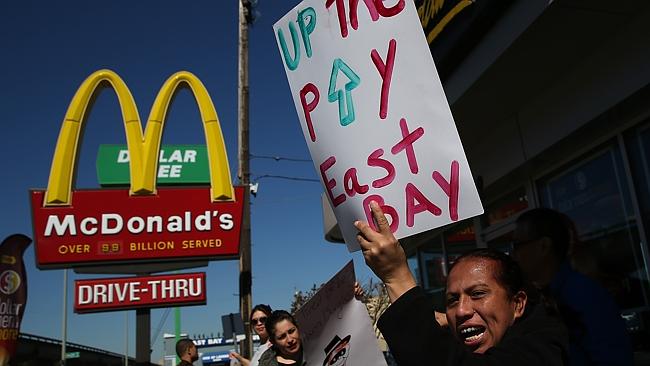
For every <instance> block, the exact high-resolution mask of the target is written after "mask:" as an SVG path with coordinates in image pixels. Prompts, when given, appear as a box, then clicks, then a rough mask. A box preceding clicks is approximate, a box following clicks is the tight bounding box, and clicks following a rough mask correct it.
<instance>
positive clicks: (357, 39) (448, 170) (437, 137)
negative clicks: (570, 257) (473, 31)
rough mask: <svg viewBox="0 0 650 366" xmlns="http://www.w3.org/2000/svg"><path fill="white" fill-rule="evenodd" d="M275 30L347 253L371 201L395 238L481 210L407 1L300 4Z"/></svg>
mask: <svg viewBox="0 0 650 366" xmlns="http://www.w3.org/2000/svg"><path fill="white" fill-rule="evenodd" d="M388 3H390V5H389V4H388ZM274 32H275V36H276V40H277V43H278V47H279V49H280V56H281V58H282V61H283V64H284V67H285V71H286V73H287V78H288V80H289V86H290V88H291V93H292V97H293V100H294V104H295V106H296V111H297V112H298V117H299V119H300V123H301V127H302V130H303V133H304V136H305V140H306V142H307V145H308V147H309V151H310V153H311V157H312V159H313V161H314V166H315V168H316V170H317V171H318V172H319V175H320V178H321V182H322V184H323V187H324V188H325V192H326V195H327V197H328V200H329V203H330V204H331V206H332V208H333V209H334V213H335V215H336V218H337V221H338V223H339V226H340V228H341V231H342V233H343V237H344V239H345V241H346V243H347V245H348V248H349V250H350V251H354V250H358V249H359V246H358V244H357V242H356V233H357V230H356V229H355V228H354V226H353V222H354V221H355V220H365V221H368V222H369V223H370V224H371V225H374V224H373V222H372V217H371V213H370V208H369V203H370V201H372V200H374V201H377V203H379V204H380V205H381V206H382V208H383V210H384V212H385V213H386V215H387V216H388V218H389V221H390V222H391V230H392V231H393V233H394V234H395V236H396V237H397V238H402V237H405V236H409V235H412V234H416V233H419V232H422V231H425V230H429V229H432V228H435V227H439V226H442V225H445V224H448V223H451V222H454V221H458V220H462V219H465V218H468V217H472V216H475V215H478V214H481V213H482V212H483V208H482V206H481V202H480V199H479V195H478V192H477V190H476V187H475V185H474V181H473V179H472V174H471V172H470V169H469V165H468V163H467V159H466V157H465V153H464V151H463V147H462V145H461V141H460V138H459V136H458V132H457V131H456V127H455V124H454V120H453V117H452V115H451V111H450V109H449V105H448V104H447V99H446V97H445V94H444V91H443V89H442V84H441V82H440V78H439V77H438V75H437V72H436V69H435V65H434V63H433V59H432V57H431V53H430V52H429V47H428V44H427V41H426V39H425V37H424V33H423V30H422V27H421V25H420V22H419V19H418V16H417V11H416V9H415V5H414V4H413V2H412V1H405V0H397V1H389V2H385V1H381V0H364V1H349V0H336V1H335V0H318V1H317V0H305V1H303V2H301V3H300V4H299V5H298V6H296V7H295V8H294V9H293V10H291V11H290V12H289V13H288V14H286V15H285V16H284V17H283V18H282V19H280V20H279V21H278V22H277V23H276V24H275V25H274Z"/></svg>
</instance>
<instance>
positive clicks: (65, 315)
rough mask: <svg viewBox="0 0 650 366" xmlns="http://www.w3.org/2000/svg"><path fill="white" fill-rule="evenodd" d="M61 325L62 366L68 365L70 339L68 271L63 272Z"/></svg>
mask: <svg viewBox="0 0 650 366" xmlns="http://www.w3.org/2000/svg"><path fill="white" fill-rule="evenodd" d="M62 318H63V319H62V324H61V366H65V364H66V357H65V354H66V351H65V343H66V341H67V338H68V269H67V268H66V269H64V270H63V314H62Z"/></svg>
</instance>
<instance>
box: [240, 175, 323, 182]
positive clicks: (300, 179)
mask: <svg viewBox="0 0 650 366" xmlns="http://www.w3.org/2000/svg"><path fill="white" fill-rule="evenodd" d="M263 178H275V179H286V180H297V181H301V182H315V183H320V180H318V179H313V178H302V177H289V176H286V175H273V174H264V175H258V176H257V177H256V178H254V179H253V180H254V181H259V180H260V179H263Z"/></svg>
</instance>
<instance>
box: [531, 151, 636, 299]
mask: <svg viewBox="0 0 650 366" xmlns="http://www.w3.org/2000/svg"><path fill="white" fill-rule="evenodd" d="M627 187H628V186H627V180H626V175H625V173H624V169H623V164H622V161H621V156H620V152H619V150H618V149H617V147H616V146H615V145H612V146H609V147H608V148H606V149H604V150H603V151H601V152H599V153H597V154H596V155H595V156H593V157H591V158H589V159H588V160H587V161H583V162H581V163H579V164H576V165H574V166H573V167H570V168H569V169H568V170H566V169H564V170H563V171H562V173H559V174H555V175H551V176H550V177H548V178H545V179H542V180H540V182H539V191H540V199H541V203H542V206H545V207H550V208H554V209H556V210H558V211H561V212H563V213H564V214H566V215H567V216H568V217H569V218H571V220H573V222H574V223H575V229H576V234H577V238H575V239H574V242H573V243H572V246H571V249H570V258H571V261H572V264H573V266H574V267H575V269H576V270H578V271H580V272H582V273H584V274H586V275H588V276H590V277H592V278H593V279H595V280H596V281H598V282H600V283H601V284H602V285H603V286H604V287H605V288H607V289H608V290H609V291H610V292H611V293H612V295H613V296H614V297H615V298H616V300H617V301H618V303H619V305H620V306H621V308H633V307H640V306H645V305H647V304H648V297H647V291H648V279H647V276H646V275H645V266H644V261H643V256H642V252H641V248H640V245H639V244H640V240H639V230H638V227H637V222H636V219H635V216H634V214H633V210H632V205H631V200H630V192H629V190H628V188H627Z"/></svg>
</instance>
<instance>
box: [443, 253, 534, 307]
mask: <svg viewBox="0 0 650 366" xmlns="http://www.w3.org/2000/svg"><path fill="white" fill-rule="evenodd" d="M475 258H477V259H487V260H491V261H493V262H495V263H496V264H497V266H496V267H497V268H496V272H495V273H494V278H495V279H496V280H497V282H498V283H499V284H500V285H501V286H503V288H504V289H506V292H507V294H508V296H509V297H512V296H515V295H516V294H517V293H518V292H519V291H526V289H527V287H526V282H525V280H524V274H523V272H522V271H521V268H520V267H519V265H518V264H517V262H515V261H514V259H512V257H510V256H509V255H507V254H505V253H503V252H500V251H498V250H495V249H488V248H479V249H474V250H471V251H469V252H467V253H465V254H463V255H461V256H460V257H458V258H457V259H456V261H455V262H454V264H453V265H452V266H451V269H453V268H454V266H455V265H456V264H458V263H460V262H462V261H464V260H467V259H475ZM451 269H450V270H449V272H451Z"/></svg>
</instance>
